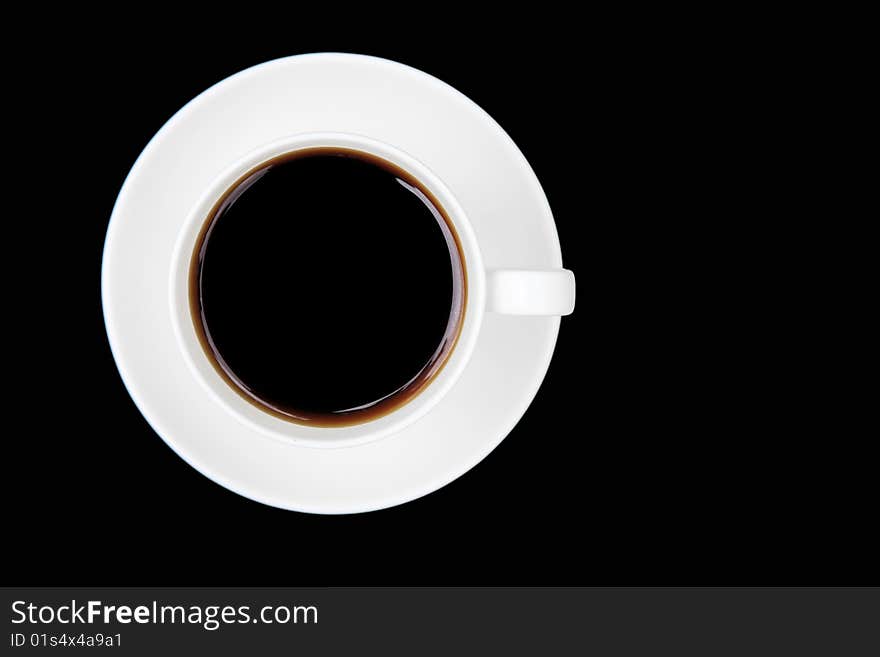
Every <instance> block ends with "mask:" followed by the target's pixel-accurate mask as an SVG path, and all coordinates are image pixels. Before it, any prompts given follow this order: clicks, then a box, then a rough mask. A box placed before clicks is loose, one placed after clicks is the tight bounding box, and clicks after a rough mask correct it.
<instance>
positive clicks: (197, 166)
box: [102, 53, 562, 513]
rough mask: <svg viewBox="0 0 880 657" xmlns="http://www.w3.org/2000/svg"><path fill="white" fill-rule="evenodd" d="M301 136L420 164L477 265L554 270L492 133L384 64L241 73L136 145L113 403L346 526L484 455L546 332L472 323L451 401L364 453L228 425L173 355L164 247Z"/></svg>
mask: <svg viewBox="0 0 880 657" xmlns="http://www.w3.org/2000/svg"><path fill="white" fill-rule="evenodd" d="M312 131H316V132H325V131H338V132H348V133H354V134H361V135H365V136H367V137H371V138H373V139H377V140H380V141H384V142H387V143H390V144H394V145H396V146H397V147H398V148H400V149H402V150H404V151H406V152H408V153H410V154H411V155H412V156H414V157H415V158H417V159H419V160H421V161H422V162H423V163H424V164H426V165H427V166H428V167H429V168H430V169H431V170H433V171H434V172H435V173H436V174H437V175H438V176H439V177H440V178H441V179H442V180H443V181H444V182H445V183H446V185H447V186H448V187H449V188H451V190H452V192H453V193H454V194H455V195H456V197H457V198H458V200H459V201H460V202H461V205H462V206H463V207H464V210H465V212H466V213H467V215H468V217H469V218H470V220H471V223H472V224H473V227H474V230H475V232H476V235H477V239H478V241H479V243H480V247H481V250H482V254H483V259H484V261H485V265H486V267H487V268H489V269H496V268H509V269H557V268H560V267H562V258H561V256H560V250H559V240H558V238H557V236H556V227H555V225H554V223H553V217H552V215H551V213H550V208H549V206H548V204H547V199H546V198H545V196H544V193H543V191H542V190H541V186H540V184H539V183H538V180H537V178H536V177H535V175H534V173H533V172H532V170H531V168H530V167H529V165H528V163H527V162H526V160H525V159H524V158H523V156H522V154H521V153H520V151H519V150H518V149H517V147H516V146H515V145H514V144H513V142H512V141H511V139H510V138H509V137H508V136H507V134H505V133H504V131H503V130H502V129H501V128H500V127H499V126H498V124H496V123H495V122H494V121H493V120H492V119H491V118H490V117H489V116H488V115H487V114H486V113H485V112H484V111H483V110H481V109H480V108H479V107H477V105H475V104H474V103H473V102H472V101H470V100H469V99H468V98H466V97H465V96H463V95H462V94H461V93H459V92H458V91H456V90H455V89H453V88H452V87H450V86H448V85H447V84H445V83H443V82H441V81H439V80H437V79H436V78H433V77H431V76H429V75H427V74H425V73H422V72H421V71H417V70H415V69H413V68H410V67H408V66H404V65H402V64H398V63H395V62H390V61H387V60H383V59H377V58H373V57H364V56H360V55H347V54H337V53H322V54H315V55H301V56H297V57H288V58H285V59H279V60H275V61H272V62H268V63H266V64H262V65H260V66H255V67H253V68H250V69H247V70H245V71H242V72H241V73H238V74H236V75H234V76H232V77H230V78H227V79H226V80H224V81H222V82H220V83H219V84H217V85H215V86H213V87H211V88H210V89H208V90H207V91H205V92H204V93H202V94H201V95H199V96H198V97H197V98H195V99H194V100H192V101H191V102H190V103H188V104H187V105H186V106H185V107H184V108H183V109H181V110H180V111H179V112H178V113H177V114H176V115H175V116H174V117H172V118H171V120H170V121H168V123H167V124H165V126H163V127H162V129H161V130H160V131H159V132H158V133H157V134H156V136H155V137H154V138H153V140H152V141H151V142H150V143H149V144H148V145H147V147H146V149H144V152H143V153H142V154H141V156H140V157H139V158H138V160H137V162H136V163H135V165H134V167H133V168H132V170H131V173H130V174H129V176H128V178H127V179H126V181H125V184H124V185H123V187H122V191H121V192H120V194H119V198H118V200H117V202H116V206H115V208H114V210H113V215H112V217H111V220H110V226H109V228H108V231H107V241H106V245H105V248H104V263H103V271H102V293H103V302H104V319H105V323H106V327H107V334H108V336H109V339H110V346H111V348H112V350H113V355H114V357H115V359H116V363H117V365H118V367H119V371H120V374H121V375H122V379H123V381H124V382H125V384H126V386H127V388H128V391H129V393H130V394H131V396H132V398H133V399H134V401H135V403H136V404H137V406H138V408H139V409H140V411H141V412H142V413H143V415H144V417H146V419H147V420H148V421H149V423H150V424H151V425H152V427H153V428H154V429H155V430H156V432H157V433H158V434H159V435H160V436H161V437H162V438H163V439H164V440H165V442H167V443H168V445H170V446H171V448H172V449H174V451H176V452H177V453H178V454H179V455H180V456H181V458H183V459H184V460H186V462H187V463H189V464H190V465H192V466H193V467H194V468H196V469H197V470H199V471H200V472H201V473H202V474H204V475H206V476H208V477H210V478H211V479H213V480H214V481H216V482H218V483H219V484H222V485H223V486H225V487H227V488H229V489H230V490H233V491H235V492H237V493H239V494H241V495H244V496H245V497H249V498H251V499H254V500H257V501H259V502H263V503H265V504H270V505H273V506H277V507H281V508H285V509H293V510H297V511H307V512H313V513H354V512H359V511H369V510H373V509H381V508H384V507H389V506H393V505H396V504H401V503H403V502H407V501H409V500H412V499H415V498H417V497H420V496H422V495H425V494H427V493H430V492H431V491H434V490H436V489H437V488H440V487H441V486H444V485H446V484H448V483H449V482H450V481H452V480H453V479H455V478H456V477H458V476H460V475H461V474H463V473H464V472H466V471H467V470H469V469H470V468H472V467H473V466H474V465H476V464H477V463H478V462H479V461H481V460H482V459H483V458H484V457H485V456H486V455H487V454H488V453H489V452H490V451H492V449H494V448H495V446H496V445H498V443H500V442H501V440H502V439H503V438H504V437H505V436H506V435H507V433H508V432H509V431H510V430H511V429H512V428H513V426H514V425H515V424H516V422H517V421H518V420H519V419H520V417H522V415H523V413H524V412H525V410H526V408H527V407H528V405H529V404H530V403H531V401H532V399H533V397H534V395H535V393H536V392H537V390H538V386H540V384H541V381H542V380H543V378H544V374H545V373H546V371H547V366H548V365H549V363H550V358H551V356H552V353H553V348H554V346H555V344H556V336H557V333H558V330H559V321H560V320H559V317H523V316H510V315H496V314H493V313H487V315H486V317H485V321H484V323H483V326H482V331H481V334H480V336H479V339H478V342H477V345H476V349H475V352H474V355H473V358H472V359H471V361H470V363H469V364H468V366H467V369H465V371H464V373H463V374H462V376H461V378H460V379H459V381H458V383H457V384H456V385H455V387H454V388H453V389H452V390H451V392H450V393H449V394H448V395H447V396H446V397H444V398H443V400H442V401H441V402H440V404H439V405H438V406H437V407H436V408H435V409H433V410H432V411H431V412H430V413H429V414H428V415H427V416H425V417H424V418H422V419H420V420H419V421H417V422H416V423H415V424H413V425H411V426H410V427H408V428H406V429H405V430H403V431H402V432H400V433H398V434H395V435H393V436H390V437H388V438H385V439H382V440H379V441H377V442H372V443H368V444H365V445H359V446H356V447H350V448H343V449H315V448H309V447H297V446H294V445H290V444H285V443H282V442H280V441H277V440H273V439H271V438H268V437H266V436H264V435H262V434H260V433H257V432H255V431H254V430H252V429H250V428H248V427H246V426H244V425H243V424H241V423H239V422H238V421H237V420H236V419H235V418H233V417H232V416H231V415H229V414H228V413H227V411H225V410H224V409H223V408H222V407H221V406H219V405H218V404H217V403H216V402H215V401H214V400H213V398H211V397H210V396H209V395H208V393H207V392H206V391H205V390H204V389H203V388H202V386H200V385H199V384H198V383H197V382H196V381H195V380H194V379H193V378H192V376H191V374H190V372H189V370H188V369H187V366H186V364H185V362H184V359H183V357H182V355H181V353H180V351H179V348H178V345H177V343H176V342H175V338H174V335H173V334H172V326H171V319H170V317H169V302H168V298H167V295H168V277H169V261H170V257H171V251H172V248H173V247H174V245H175V241H176V239H177V236H178V231H179V229H180V226H181V222H182V221H183V220H184V218H185V217H186V215H187V212H188V211H189V210H190V209H191V208H192V207H193V205H194V203H195V202H196V201H197V200H198V197H199V195H200V194H201V193H202V192H203V191H204V190H205V189H206V188H207V186H208V185H210V183H211V182H212V181H213V180H214V179H215V178H216V176H217V175H218V174H219V173H220V171H221V170H222V169H223V168H224V167H225V166H226V165H228V164H229V163H230V162H233V161H235V160H236V159H238V158H239V157H241V156H242V155H243V154H245V153H247V152H249V151H251V150H253V149H254V148H256V147H258V146H260V145H261V144H264V143H268V142H270V141H273V140H275V139H277V138H278V137H280V136H284V135H289V134H295V133H302V132H312Z"/></svg>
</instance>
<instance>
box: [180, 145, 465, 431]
mask: <svg viewBox="0 0 880 657" xmlns="http://www.w3.org/2000/svg"><path fill="white" fill-rule="evenodd" d="M464 275H465V274H464V268H463V264H462V260H461V256H460V246H459V244H458V242H457V239H456V236H455V233H454V229H452V228H451V225H450V224H449V223H448V220H447V219H446V218H445V215H444V213H443V210H442V208H440V207H439V206H438V204H437V203H436V201H434V200H433V198H432V197H431V195H430V193H429V192H428V191H427V190H426V189H425V188H424V187H422V186H421V185H420V184H419V183H418V182H417V181H416V180H414V179H413V178H412V177H411V176H410V175H409V174H407V173H406V172H404V171H402V170H400V169H398V168H396V167H395V166H394V165H392V164H390V163H387V162H384V161H383V160H380V159H378V158H375V157H373V156H370V155H366V154H361V153H358V152H356V151H349V150H342V149H323V148H322V149H311V150H309V151H305V152H303V151H300V152H297V153H293V154H289V155H286V156H281V157H278V158H275V159H274V160H270V161H269V162H267V163H265V164H264V165H262V166H261V167H258V168H257V169H255V170H253V171H251V172H249V173H248V174H247V175H246V176H244V177H243V178H242V179H240V180H239V181H238V182H237V183H236V184H235V185H234V186H233V187H232V188H230V190H229V191H228V192H227V193H226V194H225V195H224V197H223V198H222V199H221V200H220V201H219V202H218V204H217V205H216V206H215V207H214V209H213V210H212V213H211V215H210V216H209V217H208V218H207V220H206V223H205V226H204V228H203V230H202V234H201V235H200V238H199V241H198V243H197V246H196V251H195V253H194V255H193V262H192V267H191V273H190V277H191V280H190V303H191V307H192V311H193V319H194V323H195V325H196V329H197V333H198V334H199V336H200V339H201V341H202V344H203V347H204V348H205V351H206V353H208V355H209V357H210V358H211V359H212V361H213V362H214V365H215V369H217V370H218V372H220V373H221V375H222V376H223V377H224V378H225V379H226V380H227V382H228V383H229V384H230V385H232V386H233V387H235V388H236V390H237V391H238V392H239V394H241V395H242V396H244V397H245V398H247V399H248V400H249V401H251V402H252V403H254V404H256V405H257V406H260V407H262V408H263V410H267V411H269V412H271V413H273V414H275V415H277V416H280V417H283V418H285V419H289V420H292V421H295V422H301V423H307V424H317V425H321V426H326V425H345V424H356V423H359V422H363V421H366V420H369V419H372V418H373V417H377V416H380V415H384V414H385V413H387V412H390V411H391V410H394V409H395V408H396V407H398V406H399V405H401V404H403V403H405V402H406V401H407V400H408V399H410V398H411V397H413V396H414V395H416V394H418V392H419V391H420V390H421V389H422V388H423V387H424V386H425V385H427V384H428V383H429V382H430V380H431V379H432V378H433V377H434V376H435V375H436V374H437V372H438V371H439V369H440V368H441V367H442V365H443V363H444V362H445V358H446V357H447V355H448V353H449V352H450V350H451V348H452V346H453V345H454V342H455V340H456V338H457V336H458V331H459V329H460V325H461V321H462V319H463V307H464V299H463V295H464V289H465V287H464Z"/></svg>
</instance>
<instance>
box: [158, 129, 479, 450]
mask: <svg viewBox="0 0 880 657" xmlns="http://www.w3.org/2000/svg"><path fill="white" fill-rule="evenodd" d="M316 147H339V148H348V149H354V150H361V151H363V152H365V153H367V154H370V155H373V156H378V157H380V158H384V159H387V160H388V161H390V162H391V163H393V164H395V165H397V166H399V167H401V168H403V169H404V170H405V171H407V172H408V173H409V174H410V175H412V176H413V177H414V178H416V179H417V180H418V181H419V182H420V183H422V184H423V185H424V186H425V187H426V188H427V189H428V190H429V191H430V192H431V193H432V194H433V195H434V196H435V197H436V199H437V200H438V202H439V203H440V204H441V206H442V208H443V210H444V211H445V213H446V215H447V217H448V218H449V220H450V222H451V223H452V224H453V226H454V228H455V231H456V232H457V235H458V239H459V244H460V247H461V252H462V256H463V259H464V266H465V268H466V271H467V276H466V281H465V285H466V294H465V306H464V321H463V323H462V326H461V328H460V332H459V335H458V340H457V343H456V345H455V346H454V347H453V349H452V350H451V351H450V353H449V355H448V356H447V358H446V361H445V363H444V366H443V368H442V370H441V371H440V372H439V373H438V374H437V376H436V378H435V379H434V380H432V381H431V382H430V383H428V384H427V385H426V386H425V387H424V388H423V389H422V390H421V391H419V392H418V393H417V394H416V395H415V396H414V397H413V398H412V399H409V400H407V401H406V402H404V403H403V404H402V405H401V406H399V407H398V408H395V409H394V410H392V411H390V412H389V413H387V414H385V415H383V416H381V417H378V418H374V419H370V420H367V421H366V422H363V423H359V424H354V425H347V426H339V427H322V426H309V425H304V424H298V423H295V422H292V421H288V420H283V419H280V418H278V417H275V416H273V415H271V414H269V413H267V412H265V411H263V410H261V409H260V408H259V407H258V406H256V405H255V404H253V403H251V402H248V401H246V400H244V399H243V398H242V397H241V396H240V394H239V393H238V392H237V391H236V390H234V389H233V388H232V386H231V385H230V384H229V383H228V382H227V381H225V380H224V379H223V378H222V377H221V376H220V375H219V374H218V373H217V372H216V369H215V368H214V366H213V364H212V363H211V361H210V359H209V357H208V355H207V354H206V353H205V352H204V350H203V348H202V346H201V344H200V343H198V339H197V337H196V330H195V327H194V325H193V322H192V316H191V313H190V310H189V294H188V282H189V262H190V258H191V256H192V251H193V249H194V248H195V242H196V239H197V237H198V233H199V232H200V230H201V228H202V226H203V225H204V222H205V220H206V219H207V216H208V214H209V212H210V209H211V208H212V207H213V206H214V204H215V203H216V201H217V199H219V198H220V197H221V195H222V194H223V193H225V192H226V191H227V190H228V189H229V187H230V186H231V185H232V184H234V182H235V181H236V180H238V179H239V178H240V177H241V175H243V174H244V173H246V172H247V171H249V170H251V169H253V168H254V167H257V166H259V165H260V164H261V163H262V162H265V161H267V160H269V159H272V158H273V157H277V156H279V155H284V154H287V153H291V152H295V151H297V150H304V149H311V148H316ZM169 269H170V271H169V286H170V293H169V301H170V310H171V314H170V316H171V324H172V329H173V333H174V336H175V341H176V343H177V347H178V349H179V350H180V352H181V354H182V355H183V357H184V361H185V362H186V364H187V367H188V369H189V371H190V373H191V374H192V375H193V376H194V378H195V379H196V380H197V381H198V382H199V384H200V385H201V386H202V387H203V388H204V389H205V390H206V391H207V392H208V393H209V394H210V395H211V397H212V398H213V399H214V401H215V402H217V404H218V405H219V406H220V407H222V408H223V410H224V411H225V412H227V413H228V414H229V415H231V416H232V417H234V418H235V419H236V420H238V421H239V422H242V423H244V424H246V425H247V426H249V427H251V428H254V429H256V430H257V431H259V432H260V433H261V434H263V435H266V436H269V437H271V438H274V439H276V440H281V441H283V442H285V443H288V444H294V445H297V446H302V447H313V448H321V449H335V448H343V447H353V446H356V445H362V444H365V443H368V442H373V441H375V440H380V439H382V438H385V437H387V436H390V435H393V434H395V433H397V432H399V431H401V430H402V429H403V428H405V427H407V426H409V425H410V424H412V423H414V422H416V421H417V420H419V419H421V418H422V417H424V416H425V415H426V414H427V413H428V412H430V411H431V409H433V408H434V407H435V406H436V405H437V404H438V403H439V402H440V400H441V399H442V398H443V397H444V396H445V395H446V393H448V392H449V390H451V388H452V387H453V386H454V385H455V383H456V382H457V380H458V378H459V377H460V376H461V373H462V372H463V371H464V369H465V367H466V366H467V364H468V362H469V361H470V359H471V356H472V354H473V351H474V346H475V344H476V341H477V336H478V333H479V329H480V326H481V325H482V320H483V313H484V308H485V295H486V275H485V268H484V266H483V261H482V256H481V253H480V249H479V245H478V243H477V240H476V235H475V234H474V231H473V228H472V226H471V224H470V221H469V220H468V218H467V216H466V214H465V212H464V210H463V208H462V207H461V205H460V204H459V203H458V201H457V200H456V198H455V196H454V195H453V194H452V192H451V191H450V190H449V188H448V187H447V186H446V185H445V184H444V183H443V181H442V180H440V179H439V178H438V177H437V176H436V174H434V173H433V172H432V171H431V170H430V169H429V168H428V167H427V166H425V165H424V164H423V163H421V162H419V161H418V160H416V159H415V158H413V157H412V156H410V155H408V154H407V153H405V152H404V151H402V150H400V149H399V148H397V147H395V146H391V145H390V144H387V143H384V142H380V141H378V140H375V139H372V138H369V137H365V136H363V135H357V134H353V133H342V132H307V133H299V134H293V135H288V136H285V137H282V138H279V139H276V140H273V141H272V142H269V143H267V144H264V145H262V146H260V147H258V148H256V149H253V150H251V151H249V152H248V153H246V154H244V155H243V156H242V157H241V158H239V159H238V160H237V161H235V162H234V163H232V164H230V165H229V166H227V167H226V168H224V169H223V171H222V172H221V173H220V174H219V175H218V176H216V177H215V179H214V181H213V182H212V183H211V184H210V185H209V186H208V187H207V189H206V190H205V192H204V193H203V194H202V195H201V196H200V197H199V200H198V201H197V202H196V203H195V204H194V206H193V207H192V208H191V209H190V211H189V213H188V214H187V216H186V218H185V220H184V221H183V222H182V225H181V228H180V230H179V233H178V237H177V241H176V244H175V247H174V250H173V252H172V257H171V265H170V268H169Z"/></svg>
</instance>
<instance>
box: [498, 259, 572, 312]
mask: <svg viewBox="0 0 880 657" xmlns="http://www.w3.org/2000/svg"><path fill="white" fill-rule="evenodd" d="M487 282H488V289H489V300H488V306H487V307H488V310H489V311H491V312H495V313H502V314H504V315H570V314H571V312H572V311H573V310H574V274H573V273H572V272H571V271H569V270H568V269H550V270H543V271H535V270H526V269H495V270H490V271H488V272H487Z"/></svg>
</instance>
